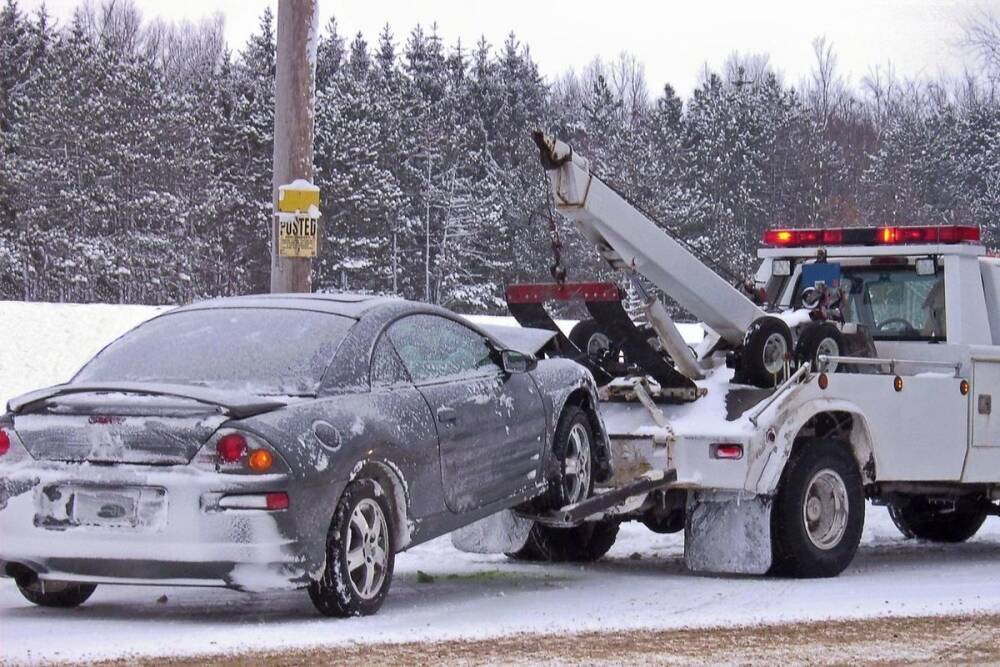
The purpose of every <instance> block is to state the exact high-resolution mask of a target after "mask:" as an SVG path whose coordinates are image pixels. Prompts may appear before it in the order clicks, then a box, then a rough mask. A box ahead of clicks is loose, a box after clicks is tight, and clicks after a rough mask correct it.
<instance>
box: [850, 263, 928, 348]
mask: <svg viewBox="0 0 1000 667" xmlns="http://www.w3.org/2000/svg"><path fill="white" fill-rule="evenodd" d="M842 280H843V282H844V283H845V284H846V285H847V287H848V304H847V308H846V309H845V312H844V316H845V318H846V319H847V321H848V322H858V323H860V324H864V325H867V326H868V327H869V328H870V329H871V332H872V336H873V337H874V338H875V339H882V340H943V339H944V338H945V337H946V336H947V331H946V329H945V302H944V276H943V275H942V274H940V273H939V274H937V275H926V276H921V275H918V274H917V273H916V271H914V270H913V269H912V268H902V267H901V268H885V269H883V268H876V267H871V268H869V267H866V268H863V269H854V268H848V267H844V274H843V278H842Z"/></svg>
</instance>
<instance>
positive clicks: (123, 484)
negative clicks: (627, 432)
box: [0, 294, 610, 616]
mask: <svg viewBox="0 0 1000 667" xmlns="http://www.w3.org/2000/svg"><path fill="white" fill-rule="evenodd" d="M508 334H510V335H508ZM550 337H551V333H548V332H538V331H533V330H528V329H520V330H511V331H510V332H507V334H504V333H503V332H502V331H499V330H497V331H492V330H490V331H487V330H485V329H482V328H479V327H476V326H474V325H472V324H470V323H468V322H466V321H464V320H463V319H461V318H459V317H458V316H456V315H454V314H452V313H450V312H449V311H446V310H444V309H442V308H437V307H433V306H428V305H424V304H418V303H412V302H408V301H403V300H399V299H386V298H376V297H367V296H356V295H345V294H340V295H319V294H311V295H268V296H248V297H235V298H227V299H217V300H212V301H206V302H202V303H197V304H194V305H190V306H186V307H183V308H178V309H175V310H171V311H169V312H167V313H165V314H162V315H159V316H158V317H156V318H154V319H152V320H149V321H147V322H145V323H144V324H141V325H140V326H138V327H136V328H135V329H133V330H132V331H130V332H129V333H126V334H125V335H124V336H122V337H121V338H119V339H118V340H116V341H115V342H113V343H111V344H110V345H108V346H107V347H106V348H105V349H104V350H102V351H101V352H100V353H99V354H97V355H96V356H95V357H94V358H93V359H91V360H90V361H89V362H88V363H87V364H86V365H85V366H84V367H83V369H82V370H80V371H79V373H77V375H76V376H75V377H74V378H73V379H72V380H71V381H70V382H69V383H67V384H63V385H58V386H55V387H51V388H48V389H42V390H39V391H35V392H32V393H29V394H26V395H23V396H20V397H18V398H16V399H14V400H12V401H10V403H9V405H8V411H7V413H6V414H4V415H3V416H2V417H0V536H2V539H0V573H2V574H4V575H6V576H9V577H13V578H14V579H15V581H16V583H17V586H18V588H19V589H20V591H21V592H22V594H23V595H24V596H25V597H26V598H27V599H28V600H30V601H31V602H33V603H35V604H39V605H43V606H64V607H65V606H75V605H78V604H81V603H82V602H84V601H85V600H86V599H87V598H88V597H89V596H90V595H91V593H92V592H93V591H94V588H95V586H96V585H97V584H99V583H129V584H160V585H199V586H224V587H229V588H235V589H240V590H263V589H272V588H289V587H291V588H307V589H308V591H309V595H310V597H311V599H312V601H313V603H314V604H315V606H316V608H317V609H319V611H320V612H322V613H323V614H327V615H333V616H346V615H358V614H372V613H374V612H375V611H377V610H378V609H379V607H380V606H381V604H382V602H383V600H384V599H385V596H386V593H387V592H388V589H389V585H390V582H391V580H392V573H393V564H394V558H395V554H396V553H397V552H399V551H401V550H403V549H405V548H407V547H410V546H413V545H415V544H419V543H421V542H424V541H426V540H429V539H431V538H434V537H437V536H439V535H442V534H444V533H447V532H450V531H452V530H455V529H457V528H460V527H462V526H466V525H468V524H470V523H472V522H475V521H477V520H478V519H481V518H483V517H487V516H489V515H492V514H494V513H496V512H498V511H500V510H504V509H507V508H512V507H518V506H520V507H521V508H525V507H529V506H530V507H531V508H532V509H533V510H534V511H539V510H544V509H545V508H547V507H551V508H555V507H560V506H563V505H566V504H570V503H573V502H577V501H579V500H582V499H583V498H585V497H586V496H588V495H589V494H590V492H591V490H592V488H593V483H594V481H595V479H600V478H602V477H604V476H606V475H608V474H610V465H609V463H608V448H607V441H606V436H605V434H604V432H603V429H602V426H601V422H600V419H599V417H598V416H597V413H596V412H595V409H594V408H595V406H596V402H597V397H596V389H595V386H594V382H593V379H592V377H591V375H590V373H589V372H588V371H587V370H585V369H584V368H583V367H582V366H579V365H577V364H575V363H574V362H572V361H568V360H565V359H557V358H555V359H544V360H541V361H539V357H540V356H542V355H541V354H540V351H541V350H542V349H543V347H544V346H545V345H546V344H547V342H548V340H549V338H550ZM505 339H506V341H505ZM539 530H546V529H544V528H542V527H540V528H539ZM547 530H550V531H558V530H559V529H556V528H551V529H547ZM562 530H564V531H565V530H569V529H562ZM566 535H569V536H570V538H571V539H585V537H579V536H578V535H577V534H576V533H572V532H567V533H565V534H564V535H563V538H565V536H566Z"/></svg>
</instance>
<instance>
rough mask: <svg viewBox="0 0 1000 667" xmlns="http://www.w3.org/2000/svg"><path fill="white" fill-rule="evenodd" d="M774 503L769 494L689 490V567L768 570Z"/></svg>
mask: <svg viewBox="0 0 1000 667" xmlns="http://www.w3.org/2000/svg"><path fill="white" fill-rule="evenodd" d="M771 504H772V499H771V498H768V497H765V496H744V495H741V494H738V493H724V492H718V491H715V492H713V491H692V492H690V493H688V500H687V519H686V521H685V524H684V562H685V564H686V565H687V568H688V569H689V570H691V571H692V572H707V573H714V574H766V573H767V571H768V570H770V569H771Z"/></svg>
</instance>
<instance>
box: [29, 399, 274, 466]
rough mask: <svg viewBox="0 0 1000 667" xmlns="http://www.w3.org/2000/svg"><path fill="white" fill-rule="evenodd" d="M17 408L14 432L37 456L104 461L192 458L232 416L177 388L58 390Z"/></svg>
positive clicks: (152, 461)
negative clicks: (153, 390) (157, 390)
mask: <svg viewBox="0 0 1000 667" xmlns="http://www.w3.org/2000/svg"><path fill="white" fill-rule="evenodd" d="M67 386H71V385H67ZM14 403H15V402H14V401H12V407H13V406H14ZM280 405H282V404H281V403H275V404H274V406H273V407H272V409H274V407H278V406H280ZM18 408H19V411H18V410H15V411H14V415H13V418H14V424H13V426H14V432H15V433H16V434H17V436H18V437H19V438H20V440H21V442H22V443H23V444H24V446H25V448H26V449H27V450H28V451H29V452H30V453H31V455H32V456H33V457H34V458H36V459H40V460H50V461H81V462H82V461H87V462H91V463H104V464H114V463H122V464H148V465H181V464H185V463H188V462H189V461H190V460H191V459H192V458H194V456H195V454H197V452H198V450H199V449H201V447H202V446H203V445H204V444H205V443H206V442H207V441H208V440H209V438H211V436H212V434H213V433H215V431H216V430H217V429H218V428H219V426H221V425H222V424H223V423H225V422H226V421H228V420H229V419H231V418H232V416H233V415H232V414H231V412H232V411H231V410H229V409H227V406H224V405H218V404H214V403H211V402H208V401H206V400H205V396H200V397H199V398H193V397H186V396H179V395H177V394H176V392H173V393H146V392H142V393H140V392H138V391H103V390H102V391H94V390H91V391H70V392H63V393H59V392H55V393H54V394H50V395H47V396H45V397H42V398H36V399H34V400H32V401H28V402H21V403H18ZM237 412H239V411H238V410H237Z"/></svg>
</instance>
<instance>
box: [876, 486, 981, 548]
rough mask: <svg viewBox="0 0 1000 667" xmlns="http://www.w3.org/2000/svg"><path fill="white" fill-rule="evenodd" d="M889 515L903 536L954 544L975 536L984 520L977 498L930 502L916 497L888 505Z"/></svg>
mask: <svg viewBox="0 0 1000 667" xmlns="http://www.w3.org/2000/svg"><path fill="white" fill-rule="evenodd" d="M889 516H890V517H891V518H892V522H893V523H894V524H896V528H898V529H899V532H900V533H902V534H903V537H906V538H910V539H912V538H916V539H918V540H927V541H929V542H951V543H957V542H965V541H966V540H968V539H969V538H971V537H972V536H973V535H975V534H976V532H977V531H978V530H979V528H980V527H981V526H982V525H983V522H984V521H986V509H985V508H984V507H983V504H982V503H981V502H979V501H978V499H976V500H972V499H959V500H955V501H952V502H943V503H932V502H930V501H929V500H928V499H927V498H923V497H916V498H910V499H908V500H905V501H901V502H898V503H892V504H890V505H889Z"/></svg>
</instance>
